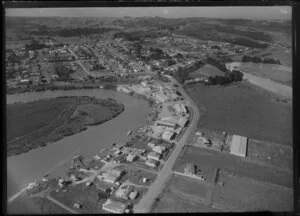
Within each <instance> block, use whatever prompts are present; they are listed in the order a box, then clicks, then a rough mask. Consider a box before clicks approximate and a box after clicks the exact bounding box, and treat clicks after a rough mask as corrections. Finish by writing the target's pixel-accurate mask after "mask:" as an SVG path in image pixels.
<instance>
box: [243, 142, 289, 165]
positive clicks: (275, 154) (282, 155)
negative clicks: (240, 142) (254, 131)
mask: <svg viewBox="0 0 300 216" xmlns="http://www.w3.org/2000/svg"><path fill="white" fill-rule="evenodd" d="M268 157H270V158H271V160H270V159H268ZM247 158H249V159H251V160H254V161H257V162H261V163H262V164H267V165H271V166H274V167H277V168H280V169H282V170H289V171H292V170H293V148H292V147H290V146H284V145H279V144H275V143H268V142H263V141H259V140H252V139H249V140H248V149H247Z"/></svg>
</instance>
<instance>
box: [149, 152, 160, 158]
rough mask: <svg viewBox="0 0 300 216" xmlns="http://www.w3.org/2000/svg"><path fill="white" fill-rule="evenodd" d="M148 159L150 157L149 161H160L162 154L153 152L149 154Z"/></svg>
mask: <svg viewBox="0 0 300 216" xmlns="http://www.w3.org/2000/svg"><path fill="white" fill-rule="evenodd" d="M147 157H148V159H153V160H159V159H160V154H159V153H157V152H154V151H152V152H150V153H149V154H148V156H147Z"/></svg>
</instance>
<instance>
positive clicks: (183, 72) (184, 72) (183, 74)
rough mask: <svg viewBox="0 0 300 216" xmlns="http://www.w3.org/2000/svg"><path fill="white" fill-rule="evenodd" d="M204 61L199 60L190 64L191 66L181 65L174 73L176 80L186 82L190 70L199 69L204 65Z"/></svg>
mask: <svg viewBox="0 0 300 216" xmlns="http://www.w3.org/2000/svg"><path fill="white" fill-rule="evenodd" d="M203 65H204V63H203V62H202V61H197V62H196V63H195V64H194V65H192V66H190V67H186V68H183V67H179V68H178V70H177V72H175V73H174V74H173V76H174V77H175V78H176V80H177V81H178V82H179V83H181V84H182V83H184V81H185V80H187V79H188V75H189V73H190V72H193V71H195V70H197V69H198V68H200V67H201V66H203Z"/></svg>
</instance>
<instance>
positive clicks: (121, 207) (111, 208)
mask: <svg viewBox="0 0 300 216" xmlns="http://www.w3.org/2000/svg"><path fill="white" fill-rule="evenodd" d="M126 208H127V205H126V204H125V203H122V202H117V201H114V200H111V199H108V200H107V201H106V202H105V203H104V204H103V210H105V211H108V212H111V213H116V214H118V213H119V214H123V213H124V212H125V210H126Z"/></svg>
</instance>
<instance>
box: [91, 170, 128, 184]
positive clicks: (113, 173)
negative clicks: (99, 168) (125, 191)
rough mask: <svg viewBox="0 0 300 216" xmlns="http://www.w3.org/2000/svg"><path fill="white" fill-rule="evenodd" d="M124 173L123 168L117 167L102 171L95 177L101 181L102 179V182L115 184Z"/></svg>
mask: <svg viewBox="0 0 300 216" xmlns="http://www.w3.org/2000/svg"><path fill="white" fill-rule="evenodd" d="M124 174H125V172H124V170H122V169H119V168H114V169H111V170H109V171H107V172H104V173H102V174H100V175H98V176H97V178H98V179H99V180H101V181H104V182H107V183H110V184H115V183H116V182H117V181H118V180H119V179H120V178H121V176H122V175H124Z"/></svg>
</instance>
